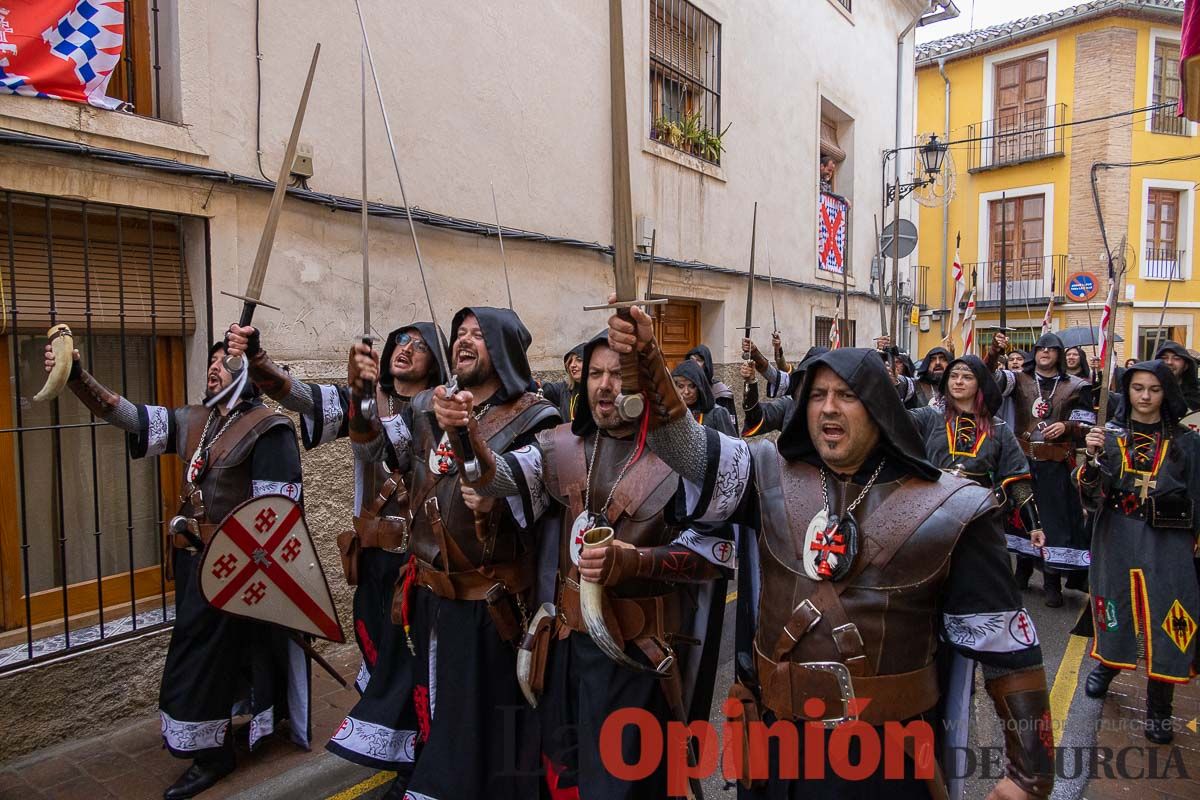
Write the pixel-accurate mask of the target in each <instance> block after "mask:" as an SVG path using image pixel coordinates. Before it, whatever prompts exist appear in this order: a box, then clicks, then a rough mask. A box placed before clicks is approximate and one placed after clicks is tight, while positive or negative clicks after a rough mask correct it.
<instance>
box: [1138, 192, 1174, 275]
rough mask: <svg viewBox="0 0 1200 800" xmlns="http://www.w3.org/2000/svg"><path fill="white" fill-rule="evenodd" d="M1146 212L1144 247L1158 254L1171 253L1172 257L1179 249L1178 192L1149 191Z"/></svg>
mask: <svg viewBox="0 0 1200 800" xmlns="http://www.w3.org/2000/svg"><path fill="white" fill-rule="evenodd" d="M1147 212H1148V213H1147V215H1146V246H1147V247H1149V248H1150V249H1151V250H1155V251H1159V252H1160V253H1161V252H1164V251H1165V252H1171V253H1172V257H1174V251H1175V250H1177V249H1179V248H1178V241H1179V192H1177V191H1174V190H1171V189H1151V190H1150V195H1149V197H1148V198H1147ZM1159 257H1160V258H1162V257H1163V256H1159Z"/></svg>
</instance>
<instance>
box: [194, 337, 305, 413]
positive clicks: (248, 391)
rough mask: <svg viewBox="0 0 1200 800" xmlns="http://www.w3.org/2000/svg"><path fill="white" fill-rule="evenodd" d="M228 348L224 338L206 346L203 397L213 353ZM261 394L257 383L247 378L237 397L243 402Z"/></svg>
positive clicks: (206, 391) (206, 392)
mask: <svg viewBox="0 0 1200 800" xmlns="http://www.w3.org/2000/svg"><path fill="white" fill-rule="evenodd" d="M228 349H229V348H227V347H226V346H225V341H224V340H222V341H219V342H213V343H212V345H210V346H209V348H208V362H207V363H205V365H204V386H205V389H204V396H205V399H207V398H208V365H209V364H211V363H212V357H213V355H215V354H216V353H224V352H226V351H227V350H228ZM284 370H285V371H287V369H286V368H284ZM261 395H262V390H261V389H259V388H258V384H257V383H255V382H254V381H252V380H247V381H246V385H245V386H243V387H242V394H241V397H240V398H239V399H240V402H243V403H244V402H247V401H252V400H257V399H258V398H259V397H260V396H261ZM224 404H225V403H224V402H223V403H222V405H224Z"/></svg>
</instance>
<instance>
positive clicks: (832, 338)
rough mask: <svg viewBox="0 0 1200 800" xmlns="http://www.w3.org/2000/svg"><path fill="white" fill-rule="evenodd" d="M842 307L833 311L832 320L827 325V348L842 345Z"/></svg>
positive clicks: (834, 348)
mask: <svg viewBox="0 0 1200 800" xmlns="http://www.w3.org/2000/svg"><path fill="white" fill-rule="evenodd" d="M841 320H842V307H841V306H840V305H839V306H838V309H837V311H835V312H833V322H832V323H830V325H829V349H830V350H837V349H838V348H839V347H841V346H842V322H841Z"/></svg>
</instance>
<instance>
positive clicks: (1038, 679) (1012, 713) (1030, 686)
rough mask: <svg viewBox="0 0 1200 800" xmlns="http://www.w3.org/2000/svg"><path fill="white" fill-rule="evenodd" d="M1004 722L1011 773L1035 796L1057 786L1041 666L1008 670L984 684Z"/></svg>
mask: <svg viewBox="0 0 1200 800" xmlns="http://www.w3.org/2000/svg"><path fill="white" fill-rule="evenodd" d="M985 685H986V687H987V691H988V694H989V695H991V697H992V703H993V704H994V705H995V707H996V713H997V715H999V717H1000V722H1001V724H1002V725H1003V726H1004V749H1005V753H1006V755H1007V757H1008V765H1007V768H1006V772H1007V774H1008V777H1009V778H1010V779H1011V780H1012V781H1013V782H1014V783H1016V784H1017V785H1018V786H1020V787H1021V788H1022V789H1024V790H1025V791H1026V792H1028V793H1029V794H1030V795H1032V796H1034V797H1049V796H1050V791H1051V790H1052V789H1053V788H1054V726H1053V724H1052V722H1051V719H1050V694H1049V692H1047V691H1046V673H1045V671H1044V670H1043V669H1042V667H1040V666H1039V667H1034V668H1031V669H1025V670H1020V671H1016V672H1009V673H1007V674H1005V675H1001V676H1000V677H998V678H993V679H991V680H989V681H987V683H986V684H985Z"/></svg>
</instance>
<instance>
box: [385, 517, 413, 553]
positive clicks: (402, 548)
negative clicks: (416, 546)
mask: <svg viewBox="0 0 1200 800" xmlns="http://www.w3.org/2000/svg"><path fill="white" fill-rule="evenodd" d="M377 519H379V520H380V521H385V522H389V523H394V524H397V525H401V526H403V527H404V533H403V534H402V535H401V536H400V544H399V545H398V546H396V547H381V548H379V549H380V550H382V551H384V552H385V553H398V554H400V555H404V554H405V553H407V552H408V538H409V535H410V534H411V532H412V531H411V529H410V528H409V525H408V519H407V518H405V517H377Z"/></svg>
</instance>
